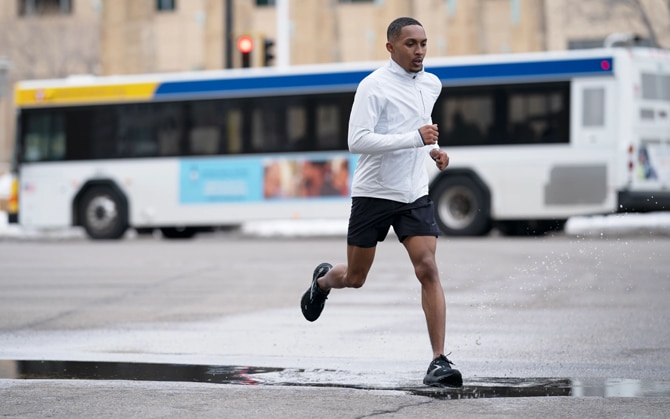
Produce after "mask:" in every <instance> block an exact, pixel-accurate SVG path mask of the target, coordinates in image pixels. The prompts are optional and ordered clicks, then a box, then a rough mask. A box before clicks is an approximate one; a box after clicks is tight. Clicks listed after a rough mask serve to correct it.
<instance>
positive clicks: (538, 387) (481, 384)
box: [0, 360, 670, 399]
mask: <svg viewBox="0 0 670 419" xmlns="http://www.w3.org/2000/svg"><path fill="white" fill-rule="evenodd" d="M283 372H290V374H282V377H283V378H284V379H283V380H281V382H278V381H272V380H267V378H268V376H273V375H274V376H276V375H277V373H283ZM322 372H323V371H322ZM331 372H333V373H337V374H344V372H343V371H331ZM311 373H312V371H306V370H300V369H291V370H290V371H289V369H286V368H261V367H244V366H226V365H184V364H151V363H133V362H85V361H14V360H0V378H11V379H27V380H30V379H60V380H62V379H80V380H136V381H173V382H174V381H186V382H200V383H217V384H242V385H283V386H314V387H346V388H355V389H366V390H396V391H406V392H408V393H411V394H415V395H421V396H427V397H433V398H437V399H464V398H467V399H470V398H491V397H549V396H576V397H589V396H593V397H670V381H651V380H636V379H569V378H482V377H479V378H473V379H467V378H466V380H465V382H464V385H463V387H461V388H448V387H444V388H436V387H425V386H420V387H407V386H397V387H393V386H388V385H385V386H378V387H375V386H370V385H369V384H360V385H358V384H339V383H336V382H333V383H328V382H320V383H313V382H309V381H310V380H309V379H308V378H307V377H309V376H310V374H311ZM337 374H336V375H337ZM264 375H265V377H264ZM287 377H291V379H290V380H286V378H287Z"/></svg>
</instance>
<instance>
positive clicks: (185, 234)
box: [161, 227, 198, 239]
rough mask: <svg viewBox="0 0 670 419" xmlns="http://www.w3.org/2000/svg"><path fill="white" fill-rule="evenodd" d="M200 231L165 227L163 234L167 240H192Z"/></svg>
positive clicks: (162, 229)
mask: <svg viewBox="0 0 670 419" xmlns="http://www.w3.org/2000/svg"><path fill="white" fill-rule="evenodd" d="M197 232H198V230H196V229H195V228H189V227H163V228H161V233H163V237H165V238H166V239H190V238H192V237H193V236H195V235H196V233H197Z"/></svg>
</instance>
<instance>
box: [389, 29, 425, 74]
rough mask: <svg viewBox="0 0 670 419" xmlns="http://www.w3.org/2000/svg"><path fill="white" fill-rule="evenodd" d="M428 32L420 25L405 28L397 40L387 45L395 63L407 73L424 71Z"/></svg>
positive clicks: (392, 40)
mask: <svg viewBox="0 0 670 419" xmlns="http://www.w3.org/2000/svg"><path fill="white" fill-rule="evenodd" d="M426 42H427V39H426V31H424V30H423V27H421V26H419V25H408V26H404V27H403V28H402V30H401V31H400V35H398V36H397V37H396V38H395V39H391V40H390V41H389V42H387V43H386V49H387V50H388V52H390V53H391V58H392V59H393V61H395V62H396V63H398V65H400V67H402V68H404V69H405V70H406V71H409V72H412V73H416V72H418V71H421V70H422V69H423V57H424V56H425V55H426Z"/></svg>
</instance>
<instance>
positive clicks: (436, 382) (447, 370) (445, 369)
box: [423, 355, 463, 387]
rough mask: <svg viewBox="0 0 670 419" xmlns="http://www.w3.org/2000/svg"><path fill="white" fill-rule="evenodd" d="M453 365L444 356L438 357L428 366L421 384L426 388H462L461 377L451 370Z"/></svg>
mask: <svg viewBox="0 0 670 419" xmlns="http://www.w3.org/2000/svg"><path fill="white" fill-rule="evenodd" d="M452 365H454V363H453V362H451V361H449V360H448V359H447V357H446V356H444V355H440V356H438V357H437V358H435V359H434V360H433V362H431V363H430V365H429V366H428V371H427V372H426V376H425V377H423V383H424V384H425V385H427V386H436V387H445V386H446V387H462V386H463V377H461V372H460V371H458V370H457V369H454V368H451V366H452Z"/></svg>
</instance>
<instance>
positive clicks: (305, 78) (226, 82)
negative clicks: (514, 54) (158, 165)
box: [155, 57, 614, 98]
mask: <svg viewBox="0 0 670 419" xmlns="http://www.w3.org/2000/svg"><path fill="white" fill-rule="evenodd" d="M613 67H614V66H613V59H612V58H611V57H602V58H587V59H576V60H554V61H535V62H520V63H495V64H470V65H453V66H441V67H429V68H426V69H427V71H429V72H431V73H433V74H435V75H436V76H437V77H438V78H440V80H442V83H444V84H454V83H456V82H458V81H477V80H479V81H482V80H487V81H488V80H491V81H493V80H496V79H510V78H537V79H540V78H545V79H546V78H551V77H562V78H565V77H568V76H576V75H582V76H583V75H607V74H612V72H613V70H614V68H613ZM369 73H370V72H369V71H349V72H341V73H323V74H300V75H284V76H260V77H248V78H247V77H243V78H236V79H214V80H192V81H175V82H165V83H162V84H161V85H160V86H159V87H158V89H157V90H156V93H155V98H161V97H166V96H175V95H176V96H181V95H188V94H198V93H215V92H231V93H232V92H237V93H239V92H242V91H247V92H249V93H251V92H253V91H271V90H279V89H304V90H306V89H310V88H311V89H316V88H318V89H334V88H350V87H354V88H355V86H356V85H358V83H359V82H360V81H361V80H362V79H363V78H364V77H365V76H366V75H368V74H369Z"/></svg>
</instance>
